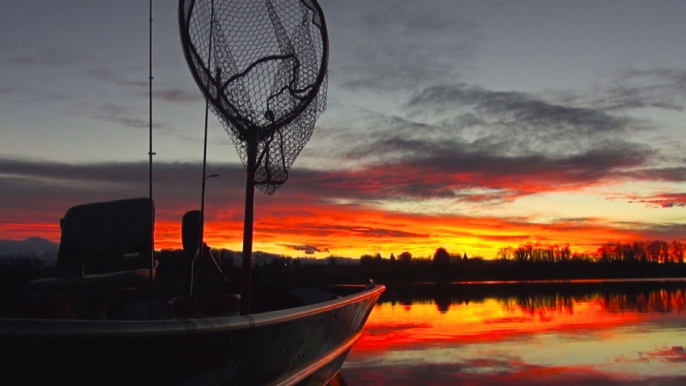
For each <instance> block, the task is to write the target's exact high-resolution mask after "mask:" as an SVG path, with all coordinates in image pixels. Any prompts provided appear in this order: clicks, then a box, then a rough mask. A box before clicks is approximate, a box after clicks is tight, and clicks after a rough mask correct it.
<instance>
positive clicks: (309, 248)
mask: <svg viewBox="0 0 686 386" xmlns="http://www.w3.org/2000/svg"><path fill="white" fill-rule="evenodd" d="M277 245H280V246H282V247H286V248H289V249H292V250H295V251H303V252H305V254H307V255H314V254H315V253H329V250H328V249H326V248H318V247H315V246H314V245H303V244H277Z"/></svg>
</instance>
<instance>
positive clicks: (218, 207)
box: [0, 0, 686, 258]
mask: <svg viewBox="0 0 686 386" xmlns="http://www.w3.org/2000/svg"><path fill="white" fill-rule="evenodd" d="M320 4H321V5H322V8H323V9H324V12H325V15H326V19H327V23H328V27H329V36H330V47H331V55H330V61H329V88H328V109H327V111H326V112H325V113H324V114H323V116H322V117H321V118H320V119H319V121H318V123H317V126H316V129H315V132H314V135H313V137H312V139H311V141H310V142H309V144H308V145H307V146H306V147H305V149H304V151H303V152H302V153H301V154H300V157H299V158H298V160H297V161H296V163H295V165H294V167H293V169H292V171H291V175H290V178H289V181H288V182H286V184H285V185H284V186H283V187H281V188H280V189H279V190H278V191H277V192H276V193H275V194H274V195H273V196H264V195H262V194H261V193H259V192H258V193H257V200H256V223H255V232H256V233H255V249H256V250H262V251H267V252H273V253H283V254H287V255H291V256H305V255H307V256H314V257H326V256H328V255H329V254H335V255H338V256H348V257H359V256H360V255H362V254H364V253H377V252H379V253H381V254H382V255H383V256H384V257H388V256H389V255H390V254H391V253H395V254H396V256H397V255H398V254H399V253H401V252H403V251H405V250H407V251H410V252H411V253H412V254H413V255H415V256H428V255H431V254H432V253H433V251H434V250H435V249H436V248H438V247H445V248H446V249H447V250H448V251H449V252H452V253H464V252H466V253H467V254H468V255H470V256H473V255H481V256H484V257H487V258H490V257H493V256H494V255H495V253H496V251H497V249H498V248H500V247H504V246H517V245H519V244H522V243H526V242H542V243H558V242H569V243H570V244H571V245H572V249H573V250H576V251H581V250H584V251H589V252H591V251H595V250H596V248H597V246H598V245H599V244H601V243H604V242H610V241H620V242H629V241H632V240H636V239H662V240H668V241H671V240H682V241H686V233H685V231H686V226H685V225H684V224H685V223H686V185H685V182H686V156H685V155H684V150H686V142H685V141H684V140H683V133H684V132H685V130H684V126H686V113H685V112H684V107H685V106H686V39H684V37H686V23H684V20H686V2H684V1H650V2H647V1H602V2H599V1H595V0H593V1H591V0H589V1H564V2H563V1H554V2H553V1H548V2H541V1H457V0H429V1H416V0H401V1H382V0H377V1H369V0H345V1H341V0H321V1H320ZM154 13H155V15H154V38H153V39H154V43H153V44H154V54H153V55H154V59H153V62H154V78H155V80H154V85H153V87H154V89H155V91H154V121H155V125H154V135H155V145H154V148H155V149H154V150H155V152H156V153H157V156H156V157H155V162H156V163H155V166H154V168H155V181H156V185H155V206H156V210H157V212H156V216H157V217H156V221H157V227H156V239H157V241H156V242H157V247H158V248H177V247H180V242H179V237H180V219H181V216H182V215H183V213H184V212H186V211H187V210H191V209H197V208H199V206H200V204H199V201H200V183H201V179H202V175H201V167H202V166H201V162H200V161H201V159H202V133H203V119H204V100H203V99H202V96H201V94H200V91H199V90H198V88H197V86H196V85H195V83H194V81H193V79H192V77H191V74H190V72H189V70H188V68H187V65H186V62H185V60H184V58H183V53H182V51H181V47H180V39H179V33H178V28H177V18H176V2H175V1H170V0H164V1H160V0H156V1H154ZM147 49H148V1H145V0H136V1H132V0H121V1H116V2H115V1H105V0H92V1H88V2H84V1H75V0H65V1H60V2H55V1H48V0H26V1H15V2H7V3H5V4H3V5H2V6H1V7H0V247H1V246H2V245H3V244H2V242H6V241H8V240H24V239H26V238H27V237H32V236H39V237H43V238H47V239H50V240H53V241H58V240H59V225H58V224H59V218H60V217H61V216H62V215H63V214H64V212H65V211H66V210H67V209H68V208H69V207H71V206H74V205H77V204H81V203H86V202H94V201H103V200H113V199H119V198H127V197H138V196H146V195H147V168H148V166H147V157H148V156H147V152H148V142H147V139H148V131H147V130H148V120H147V119H148V102H147V98H148V94H147V92H148V91H147V90H148V53H147ZM209 131H210V147H209V161H210V165H209V168H208V171H209V173H217V174H219V175H220V177H219V178H214V179H211V180H209V181H208V196H207V222H208V226H207V240H208V244H210V245H211V246H213V247H227V248H230V249H235V250H239V249H240V241H241V237H242V218H243V192H244V183H245V172H244V170H243V167H242V165H241V164H240V162H239V159H238V156H237V154H236V151H235V149H234V147H233V145H232V143H231V141H230V139H229V137H228V136H227V134H226V133H225V132H224V130H223V128H222V126H221V124H220V123H219V121H218V120H217V119H216V117H211V119H210V127H209ZM29 244H30V243H26V245H27V246H28V245H29ZM0 252H2V251H1V250H0Z"/></svg>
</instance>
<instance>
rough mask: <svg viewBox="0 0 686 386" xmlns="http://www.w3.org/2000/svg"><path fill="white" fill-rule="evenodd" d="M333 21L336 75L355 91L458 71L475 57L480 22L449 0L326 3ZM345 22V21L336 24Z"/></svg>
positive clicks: (430, 80)
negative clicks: (437, 0)
mask: <svg viewBox="0 0 686 386" xmlns="http://www.w3.org/2000/svg"><path fill="white" fill-rule="evenodd" d="M323 7H324V8H325V9H327V12H329V13H334V12H335V13H336V14H337V17H336V18H334V19H332V20H331V22H330V24H331V25H330V27H329V28H330V30H332V31H337V32H338V33H337V34H331V44H332V45H335V47H336V48H337V49H336V50H335V51H333V52H332V59H331V61H330V63H331V66H332V68H331V80H332V82H333V83H338V84H341V85H342V86H343V87H346V88H348V89H353V90H357V91H359V90H364V91H372V92H384V91H394V90H403V89H411V88H413V87H416V86H418V85H421V84H435V83H438V82H441V81H444V80H445V79H449V78H451V77H453V76H456V75H457V73H458V72H459V69H460V67H461V66H464V65H468V63H470V60H472V59H473V58H474V56H475V52H476V41H477V40H478V38H479V35H478V28H477V24H476V23H475V22H473V21H470V20H465V19H464V18H462V17H460V15H459V14H456V11H455V9H454V6H452V4H451V3H450V2H432V4H431V6H426V4H424V3H421V2H394V1H373V2H358V3H356V4H355V6H354V7H352V6H350V4H348V3H346V2H335V3H333V2H332V3H331V4H323ZM336 23H340V24H336Z"/></svg>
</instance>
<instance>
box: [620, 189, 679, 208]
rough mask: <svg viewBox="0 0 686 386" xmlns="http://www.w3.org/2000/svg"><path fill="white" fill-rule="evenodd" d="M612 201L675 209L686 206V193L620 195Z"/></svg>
mask: <svg viewBox="0 0 686 386" xmlns="http://www.w3.org/2000/svg"><path fill="white" fill-rule="evenodd" d="M611 199H615V200H616V199H622V200H627V201H628V202H630V203H639V204H646V205H647V206H652V207H658V208H675V207H685V206H686V193H662V194H655V195H652V196H639V195H619V196H613V197H611Z"/></svg>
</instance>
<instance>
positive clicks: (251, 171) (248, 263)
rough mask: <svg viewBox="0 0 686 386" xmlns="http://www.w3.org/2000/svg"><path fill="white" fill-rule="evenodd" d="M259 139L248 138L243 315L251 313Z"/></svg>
mask: <svg viewBox="0 0 686 386" xmlns="http://www.w3.org/2000/svg"><path fill="white" fill-rule="evenodd" d="M256 160H257V140H256V139H255V138H249V139H248V178H247V181H246V183H245V219H244V221H243V267H242V272H241V275H242V278H241V309H240V314H241V315H247V314H249V313H250V281H251V274H252V240H253V212H254V209H255V164H256Z"/></svg>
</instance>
